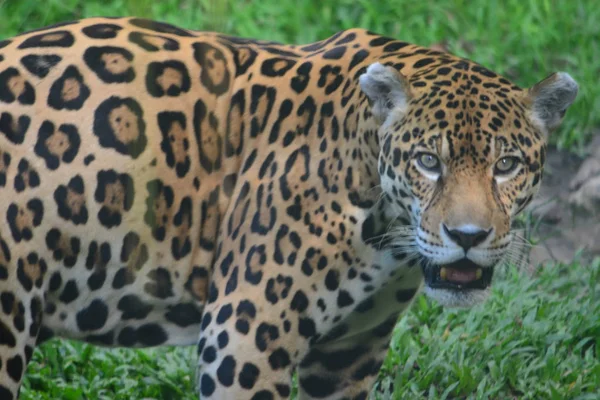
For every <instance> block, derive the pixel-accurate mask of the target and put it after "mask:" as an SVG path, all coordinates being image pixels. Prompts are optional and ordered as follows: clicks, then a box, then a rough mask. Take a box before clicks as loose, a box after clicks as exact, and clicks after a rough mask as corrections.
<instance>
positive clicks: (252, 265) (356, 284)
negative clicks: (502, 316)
mask: <svg viewBox="0 0 600 400" xmlns="http://www.w3.org/2000/svg"><path fill="white" fill-rule="evenodd" d="M577 92H578V85H577V83H576V82H575V81H574V79H573V78H572V77H571V76H570V75H569V74H568V73H565V72H557V73H553V74H551V75H549V76H548V77H546V78H545V79H542V80H541V81H539V82H538V83H535V84H533V85H532V86H530V87H528V88H525V89H523V88H520V87H519V86H517V85H515V84H513V83H511V81H509V80H508V79H506V78H505V77H503V76H501V75H498V74H496V73H494V72H492V71H491V70H489V69H487V68H486V67H484V66H482V65H480V64H477V63H475V62H473V61H470V60H467V59H464V58H461V57H457V56H455V55H452V54H449V53H446V52H440V51H435V50H432V49H430V48H426V47H420V46H417V45H414V44H410V43H406V42H403V41H400V40H396V39H393V38H389V37H386V36H381V35H379V34H376V33H373V32H370V31H367V30H364V29H350V30H345V31H342V32H339V33H336V34H334V35H333V36H331V37H329V38H327V39H324V40H322V41H319V42H316V43H312V44H306V45H285V44H280V43H275V42H271V41H264V40H253V39H248V38H239V37H233V36H229V35H225V34H220V33H216V32H201V31H192V30H187V29H182V28H179V27H175V26H172V25H169V24H166V23H163V22H159V21H151V20H147V19H140V18H135V17H122V18H89V19H82V20H78V21H71V22H64V23H60V24H57V25H54V26H51V27H46V28H42V29H39V30H36V31H32V32H27V33H24V34H22V35H19V36H16V37H13V38H9V39H7V40H3V41H1V42H0V195H1V198H2V201H0V218H2V223H1V224H0V304H1V308H2V310H1V311H0V398H1V399H15V398H17V397H18V394H19V389H20V385H21V382H22V379H23V377H24V374H25V371H26V367H27V364H28V362H29V361H30V359H31V357H32V353H33V350H34V349H35V347H36V346H38V345H39V344H40V343H43V342H44V341H46V340H48V339H49V338H52V337H57V338H68V339H74V340H80V341H85V342H88V343H92V344H96V345H99V346H118V347H130V348H142V347H149V346H159V345H178V346H195V348H196V349H197V355H198V367H197V372H196V374H197V387H198V389H197V390H198V395H199V396H200V397H201V398H202V399H217V398H218V399H222V398H223V399H225V398H227V399H245V398H248V399H276V398H278V399H282V398H284V399H285V398H288V397H290V396H291V392H292V377H293V376H296V377H297V382H298V398H301V399H366V398H367V397H368V395H369V393H370V390H371V388H372V387H373V385H374V382H375V380H376V378H377V375H378V371H379V369H380V367H381V365H382V362H383V360H384V357H385V355H386V352H387V351H388V348H389V343H390V337H391V334H392V331H393V329H394V326H395V323H396V322H397V320H398V318H399V315H400V314H401V313H402V312H403V311H404V310H406V309H407V308H408V307H409V306H410V304H411V302H412V301H413V299H414V298H415V296H416V295H417V294H418V293H420V292H424V293H425V294H426V295H427V296H430V297H431V298H432V299H435V300H436V301H437V302H439V303H440V304H442V305H443V306H447V307H469V306H472V305H474V304H477V303H481V302H483V301H484V300H485V299H486V297H487V296H488V295H489V291H490V285H491V282H492V277H493V272H494V268H495V267H497V266H498V265H499V264H501V263H502V262H504V261H505V260H506V258H507V255H509V254H511V251H512V250H513V248H514V246H515V244H516V243H518V242H519V239H518V235H516V234H515V229H514V221H515V216H516V215H518V214H519V213H520V212H521V211H522V210H523V209H524V208H525V207H526V206H527V205H528V204H529V203H530V202H531V200H532V198H533V196H534V195H535V193H536V191H537V189H538V188H539V186H540V182H541V178H542V172H543V166H544V161H545V154H546V153H545V152H546V150H545V148H546V143H547V141H548V137H549V135H550V134H551V133H552V132H553V131H555V129H556V128H557V127H558V126H559V125H560V123H561V121H562V119H563V117H564V115H565V112H566V110H567V108H568V107H569V106H570V105H571V104H572V103H573V102H574V100H575V98H576V95H577Z"/></svg>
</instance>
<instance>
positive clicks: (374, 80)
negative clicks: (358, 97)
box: [359, 63, 412, 123]
mask: <svg viewBox="0 0 600 400" xmlns="http://www.w3.org/2000/svg"><path fill="white" fill-rule="evenodd" d="M359 83H360V88H361V89H362V91H363V92H364V93H365V94H366V95H367V97H368V99H369V102H370V104H371V112H372V113H373V115H374V116H375V118H376V119H377V120H378V122H379V123H383V122H384V121H385V120H386V119H387V117H388V116H389V114H390V112H391V111H392V110H400V111H404V110H406V108H407V106H408V103H409V101H410V99H411V97H412V95H411V92H410V86H409V85H408V81H407V79H406V77H404V76H403V75H402V74H401V73H400V72H398V71H397V70H395V69H394V68H392V67H386V66H384V65H382V64H380V63H374V64H371V65H369V67H368V68H367V71H366V72H365V73H364V74H362V75H361V76H360V78H359Z"/></svg>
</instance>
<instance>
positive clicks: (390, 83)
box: [360, 61, 578, 307]
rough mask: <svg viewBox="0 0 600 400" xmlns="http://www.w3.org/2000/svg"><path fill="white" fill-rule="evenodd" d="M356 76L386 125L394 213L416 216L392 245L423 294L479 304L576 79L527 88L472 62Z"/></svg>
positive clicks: (510, 246)
mask: <svg viewBox="0 0 600 400" xmlns="http://www.w3.org/2000/svg"><path fill="white" fill-rule="evenodd" d="M431 77H435V78H436V79H432V78H431ZM444 77H447V80H445V79H442V78H444ZM440 82H442V83H443V82H447V84H440ZM360 83H361V87H362V90H363V92H364V93H365V94H366V95H367V97H368V99H369V102H370V104H371V110H372V113H373V115H374V117H375V118H376V120H377V121H379V123H380V127H379V137H380V143H381V152H380V157H379V173H380V179H381V186H382V189H383V191H384V192H385V193H386V194H387V197H388V198H389V199H391V200H390V201H389V203H390V204H389V208H390V213H391V214H392V215H396V216H405V217H407V219H410V220H411V221H412V224H411V226H410V228H408V229H407V228H406V227H398V228H396V229H397V230H398V234H397V237H398V239H397V241H396V242H397V243H396V250H397V251H399V252H402V253H405V254H407V255H408V256H411V257H412V258H415V259H417V260H418V261H419V263H420V265H421V268H422V269H423V276H424V280H425V292H426V293H427V294H428V295H429V296H431V297H433V298H435V299H436V300H438V301H439V302H440V303H442V304H443V305H446V306H457V307H466V306H471V305H473V304H475V303H478V302H481V301H483V300H484V299H485V298H486V297H487V296H488V293H489V287H490V284H491V282H492V277H493V274H494V268H495V267H496V266H497V265H498V264H499V263H500V262H501V261H510V260H511V259H514V258H515V256H516V252H517V251H518V248H519V247H520V246H519V245H520V244H521V245H522V244H523V239H521V238H520V237H519V236H518V235H516V234H515V233H514V232H513V231H512V230H511V226H512V222H513V220H514V217H515V216H516V215H517V214H518V213H520V212H521V211H522V210H523V209H524V208H525V207H526V206H527V204H528V203H529V202H530V201H531V199H532V197H533V196H534V195H535V193H536V192H537V189H538V187H539V183H540V179H541V176H542V169H543V165H544V161H545V139H546V137H547V135H548V133H549V132H551V131H552V130H554V129H555V128H556V127H557V126H558V124H559V123H560V120H561V119H562V117H563V115H564V113H565V111H566V109H567V108H568V106H569V105H570V104H571V103H572V102H573V100H574V99H575V96H576V94H577V90H578V88H577V84H576V83H575V81H574V80H573V79H572V78H571V77H570V76H569V75H568V74H565V73H557V74H554V75H551V76H550V77H548V78H546V79H545V80H543V81H541V82H540V83H538V84H537V85H535V86H534V87H532V88H531V89H529V90H522V89H520V88H518V87H516V86H514V85H513V84H512V83H510V82H509V81H507V80H506V79H504V78H502V77H499V76H497V75H495V74H493V73H491V72H490V71H488V70H486V69H484V68H482V67H480V66H477V65H476V64H472V63H469V62H466V61H465V62H458V63H455V64H454V65H442V66H437V67H432V68H430V69H428V70H427V71H426V72H424V73H422V74H419V73H417V74H414V75H412V77H411V79H410V80H408V79H406V78H405V77H404V76H403V75H401V74H400V73H399V72H398V71H396V70H395V69H393V68H391V67H384V66H383V65H381V64H373V65H371V66H370V67H369V68H368V70H367V72H366V73H365V74H364V75H362V76H361V78H360ZM392 229H394V228H392Z"/></svg>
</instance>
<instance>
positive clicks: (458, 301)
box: [421, 258, 495, 308]
mask: <svg viewBox="0 0 600 400" xmlns="http://www.w3.org/2000/svg"><path fill="white" fill-rule="evenodd" d="M494 267H495V265H492V266H485V267H482V266H480V265H478V264H476V263H474V262H473V261H471V260H469V259H468V258H463V259H461V260H458V261H455V262H453V263H450V264H445V265H435V264H432V263H431V262H430V261H429V260H427V259H424V260H423V262H421V268H422V269H423V277H424V280H425V293H426V294H427V296H429V297H431V298H433V299H435V300H436V301H437V302H438V303H440V304H441V305H443V306H445V307H455V308H466V307H471V306H474V305H476V304H479V303H481V302H483V301H485V300H486V299H487V298H488V296H489V293H490V285H491V283H492V277H493V275H494Z"/></svg>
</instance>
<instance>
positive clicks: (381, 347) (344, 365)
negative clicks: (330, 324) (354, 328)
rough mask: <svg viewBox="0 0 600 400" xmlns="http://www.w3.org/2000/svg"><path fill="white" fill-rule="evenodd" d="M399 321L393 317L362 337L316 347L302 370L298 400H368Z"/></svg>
mask: <svg viewBox="0 0 600 400" xmlns="http://www.w3.org/2000/svg"><path fill="white" fill-rule="evenodd" d="M396 320H397V316H392V317H390V318H389V319H387V320H386V321H384V322H383V323H381V324H380V325H379V326H377V327H375V328H373V329H371V330H369V331H366V332H363V333H361V334H358V335H354V336H351V337H349V338H344V339H341V340H333V341H325V342H322V343H318V344H316V345H314V346H312V347H311V349H310V351H309V352H308V354H307V355H306V356H305V357H304V358H303V359H302V361H300V363H299V366H298V400H308V399H328V400H366V399H367V398H368V396H369V393H370V392H371V390H372V388H373V385H374V383H375V380H376V379H377V376H378V373H379V369H380V368H381V365H382V364H383V361H384V360H385V357H386V354H387V352H388V349H389V344H390V339H391V335H392V331H393V329H394V326H395V324H396Z"/></svg>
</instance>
